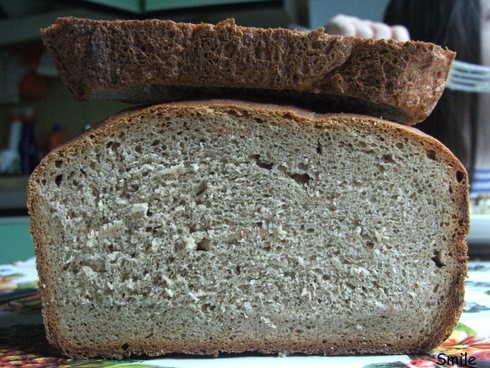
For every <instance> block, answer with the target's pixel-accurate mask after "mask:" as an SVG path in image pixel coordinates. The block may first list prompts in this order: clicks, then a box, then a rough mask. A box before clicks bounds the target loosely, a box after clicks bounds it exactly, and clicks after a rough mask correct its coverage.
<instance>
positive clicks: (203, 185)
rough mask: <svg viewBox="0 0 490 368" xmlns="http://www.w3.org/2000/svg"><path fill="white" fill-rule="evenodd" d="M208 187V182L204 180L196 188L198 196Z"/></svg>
mask: <svg viewBox="0 0 490 368" xmlns="http://www.w3.org/2000/svg"><path fill="white" fill-rule="evenodd" d="M207 188H208V184H207V183H206V182H205V181H202V182H201V183H200V184H199V185H198V186H197V189H196V197H199V196H200V195H201V194H203V193H204V192H205V191H206V189H207Z"/></svg>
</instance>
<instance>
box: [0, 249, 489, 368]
mask: <svg viewBox="0 0 490 368" xmlns="http://www.w3.org/2000/svg"><path fill="white" fill-rule="evenodd" d="M36 282H37V274H36V270H35V262H34V259H30V260H28V261H25V262H17V263H15V264H11V265H3V266H0V296H5V295H8V293H12V292H14V291H19V290H22V289H30V288H32V287H33V286H35V285H36ZM465 353H467V358H466V359H467V360H466V362H469V360H468V359H469V358H470V357H473V358H475V361H474V363H475V365H470V364H467V366H478V367H490V262H470V264H469V277H468V279H467V280H466V283H465V307H464V310H463V313H462V315H461V318H460V321H459V323H458V324H457V326H456V327H455V329H454V331H453V333H452V334H451V336H450V337H449V338H448V339H447V340H446V341H445V342H444V343H443V344H442V345H440V346H439V347H437V348H436V349H434V350H433V351H431V352H430V353H428V354H426V355H423V356H408V355H370V356H345V357H344V356H343V357H324V356H288V357H278V356H264V355H254V354H235V355H227V356H223V357H219V358H188V357H172V358H158V359H146V360H124V361H115V360H112V361H110V360H91V361H74V360H71V359H67V358H64V357H62V356H61V355H60V354H59V353H58V352H57V351H56V350H55V349H53V348H51V347H50V346H49V344H48V343H47V341H46V339H45V337H44V328H43V325H42V319H41V313H40V300H39V297H38V296H37V295H33V296H30V297H28V298H25V299H22V300H17V301H14V302H10V303H8V304H4V305H3V306H0V367H14V366H32V367H57V366H70V367H81V366H83V367H100V366H104V367H167V368H168V367H218V368H219V367H226V366H231V365H232V366H251V367H265V366H267V368H272V367H281V368H287V367H298V366H303V365H304V366H306V367H320V366H321V367H336V366H339V367H344V366H347V367H364V368H368V367H369V368H381V367H442V366H449V365H447V364H446V365H443V364H441V363H442V358H444V357H458V358H459V359H461V356H462V355H464V354H465ZM439 354H444V355H442V356H441V355H439ZM441 357H442V358H441ZM445 359H447V358H445ZM446 362H447V360H446ZM437 363H439V364H441V365H437ZM452 366H453V367H454V366H456V365H452Z"/></svg>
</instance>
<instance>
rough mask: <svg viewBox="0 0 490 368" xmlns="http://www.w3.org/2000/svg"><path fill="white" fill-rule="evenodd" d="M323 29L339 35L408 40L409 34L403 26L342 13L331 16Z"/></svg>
mask: <svg viewBox="0 0 490 368" xmlns="http://www.w3.org/2000/svg"><path fill="white" fill-rule="evenodd" d="M325 31H326V32H327V33H329V34H333V35H341V36H357V37H362V38H374V39H390V38H391V39H394V40H397V41H410V35H409V33H408V30H407V29H406V28H405V27H404V26H389V25H387V24H384V23H379V22H372V21H370V20H365V19H359V18H356V17H351V16H348V15H343V14H339V15H337V16H335V17H333V18H332V19H331V20H330V22H328V24H327V25H326V26H325Z"/></svg>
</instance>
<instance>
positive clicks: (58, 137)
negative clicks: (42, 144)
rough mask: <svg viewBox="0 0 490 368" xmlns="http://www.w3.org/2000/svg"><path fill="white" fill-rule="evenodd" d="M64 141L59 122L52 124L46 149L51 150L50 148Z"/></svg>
mask: <svg viewBox="0 0 490 368" xmlns="http://www.w3.org/2000/svg"><path fill="white" fill-rule="evenodd" d="M64 142H65V135H64V134H63V131H62V130H61V126H60V125H59V124H54V125H53V131H52V133H51V134H50V135H49V138H48V150H49V151H51V150H52V149H54V148H56V147H58V146H60V145H61V144H63V143H64Z"/></svg>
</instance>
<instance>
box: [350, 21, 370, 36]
mask: <svg viewBox="0 0 490 368" xmlns="http://www.w3.org/2000/svg"><path fill="white" fill-rule="evenodd" d="M353 23H354V26H355V28H356V36H357V37H362V38H373V36H374V32H373V28H372V27H371V25H370V24H369V22H366V21H363V20H361V19H357V18H355V19H353Z"/></svg>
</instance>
